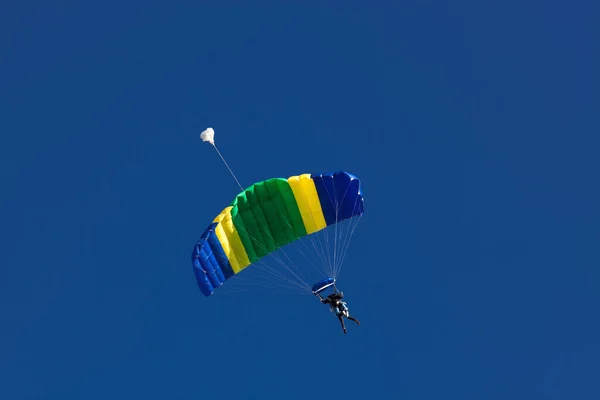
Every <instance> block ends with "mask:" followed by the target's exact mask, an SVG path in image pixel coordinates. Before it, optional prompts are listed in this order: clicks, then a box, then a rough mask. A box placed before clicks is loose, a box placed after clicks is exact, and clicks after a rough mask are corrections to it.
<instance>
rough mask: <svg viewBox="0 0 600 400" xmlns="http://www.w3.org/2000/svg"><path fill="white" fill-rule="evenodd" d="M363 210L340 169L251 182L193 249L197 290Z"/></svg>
mask: <svg viewBox="0 0 600 400" xmlns="http://www.w3.org/2000/svg"><path fill="white" fill-rule="evenodd" d="M203 133H204V132H203ZM363 207H364V199H363V196H362V192H361V187H360V180H359V179H358V178H357V177H355V176H354V175H351V174H349V173H347V172H344V171H338V172H330V173H319V174H312V175H311V174H303V175H298V176H292V177H290V178H288V179H284V178H272V179H267V180H265V181H262V182H257V183H255V184H253V185H252V186H250V187H249V188H247V189H245V190H243V191H242V192H241V193H239V194H238V195H237V196H236V198H235V199H234V200H233V202H232V203H231V204H230V205H229V206H228V207H225V208H224V209H223V211H222V212H221V213H220V214H219V215H217V217H216V218H215V219H214V220H213V222H212V223H211V224H210V225H209V226H208V227H207V229H206V230H205V231H204V233H203V234H202V236H201V237H200V240H198V241H197V242H196V244H195V246H194V250H193V252H192V264H193V270H194V275H195V277H196V281H197V283H198V286H199V288H200V291H201V292H202V293H203V294H204V295H206V296H210V295H211V294H212V293H213V292H214V291H215V289H216V288H218V287H219V286H221V285H222V284H223V283H224V282H225V281H226V280H227V279H229V278H231V277H232V276H234V275H236V274H238V273H240V272H241V271H242V270H244V269H245V268H246V267H248V266H249V265H251V264H252V263H254V262H256V261H258V260H260V259H261V258H263V257H265V256H266V255H268V254H270V253H272V252H274V251H276V250H277V249H279V248H280V247H282V246H285V245H287V244H289V243H291V242H292V241H295V240H297V239H299V238H302V237H304V236H306V235H310V234H312V233H315V232H318V231H320V230H322V229H325V228H327V227H328V226H330V225H334V224H336V223H338V222H340V221H343V220H346V219H349V218H352V217H356V216H361V215H362V214H363V212H364V209H363ZM330 279H331V278H330Z"/></svg>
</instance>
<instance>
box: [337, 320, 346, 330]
mask: <svg viewBox="0 0 600 400" xmlns="http://www.w3.org/2000/svg"><path fill="white" fill-rule="evenodd" d="M338 318H339V319H340V324H342V329H343V330H344V334H346V325H344V319H343V318H342V317H341V316H338Z"/></svg>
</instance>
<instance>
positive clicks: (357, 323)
mask: <svg viewBox="0 0 600 400" xmlns="http://www.w3.org/2000/svg"><path fill="white" fill-rule="evenodd" d="M348 319H351V320H352V321H354V322H356V325H360V322H359V320H357V319H356V318H354V317H351V316H348Z"/></svg>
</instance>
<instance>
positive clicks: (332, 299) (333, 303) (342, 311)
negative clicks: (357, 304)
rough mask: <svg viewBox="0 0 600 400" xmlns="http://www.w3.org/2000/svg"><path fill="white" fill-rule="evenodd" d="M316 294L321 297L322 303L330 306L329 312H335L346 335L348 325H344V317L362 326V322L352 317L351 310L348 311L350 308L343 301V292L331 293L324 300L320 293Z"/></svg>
mask: <svg viewBox="0 0 600 400" xmlns="http://www.w3.org/2000/svg"><path fill="white" fill-rule="evenodd" d="M315 294H316V295H317V296H319V299H320V300H321V303H323V304H329V311H331V312H335V315H337V317H338V319H339V320H340V324H342V329H343V330H344V334H345V333H346V325H345V324H344V317H346V318H348V319H349V320H352V321H354V322H356V324H357V325H360V322H359V321H358V320H357V319H356V318H354V317H352V316H350V310H348V306H347V305H346V303H345V302H343V301H342V299H343V298H344V293H343V292H334V293H331V294H330V295H329V296H327V297H326V298H323V296H321V295H320V294H319V293H315Z"/></svg>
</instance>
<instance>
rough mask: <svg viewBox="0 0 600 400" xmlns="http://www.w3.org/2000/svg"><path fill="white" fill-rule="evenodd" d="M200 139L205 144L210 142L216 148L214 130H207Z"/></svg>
mask: <svg viewBox="0 0 600 400" xmlns="http://www.w3.org/2000/svg"><path fill="white" fill-rule="evenodd" d="M200 139H202V141H203V142H208V143H210V144H212V145H213V146H214V145H215V130H214V129H213V128H206V129H205V130H204V131H202V133H201V134H200Z"/></svg>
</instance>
